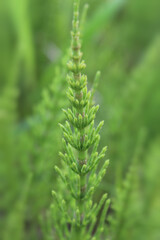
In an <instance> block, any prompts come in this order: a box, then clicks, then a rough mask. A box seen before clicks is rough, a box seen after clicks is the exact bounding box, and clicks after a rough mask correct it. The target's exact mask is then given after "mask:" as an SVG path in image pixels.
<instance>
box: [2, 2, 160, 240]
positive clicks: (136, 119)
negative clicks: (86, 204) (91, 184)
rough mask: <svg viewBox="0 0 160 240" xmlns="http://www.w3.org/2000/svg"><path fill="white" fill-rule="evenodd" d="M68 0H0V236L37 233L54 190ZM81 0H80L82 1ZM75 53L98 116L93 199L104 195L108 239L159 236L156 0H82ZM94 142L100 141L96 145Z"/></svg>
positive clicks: (35, 235) (41, 233)
mask: <svg viewBox="0 0 160 240" xmlns="http://www.w3.org/2000/svg"><path fill="white" fill-rule="evenodd" d="M72 3H73V2H72V0H65V1H64V0H45V1H42V0H32V1H31V0H6V1H1V2H0V52H1V57H0V160H1V164H0V196H1V198H0V218H1V222H0V232H1V236H2V237H3V239H4V240H10V239H12V238H13V236H14V239H15V240H20V239H24V240H25V239H30V240H32V239H45V236H44V231H43V226H42V225H43V224H42V223H41V220H40V219H41V218H43V219H45V218H46V215H47V213H46V212H47V209H48V208H49V205H50V203H51V202H52V197H51V190H52V189H53V188H54V189H57V188H58V187H59V186H58V177H57V175H56V173H55V172H54V165H55V164H57V165H58V164H59V156H58V152H59V150H60V149H61V131H60V129H59V127H58V122H63V119H64V115H63V113H62V111H61V108H65V107H66V106H67V105H68V104H69V103H68V102H67V101H66V97H65V91H66V80H65V76H66V71H67V70H66V62H67V59H68V50H67V49H68V47H69V44H70V29H71V19H72ZM85 3H86V1H85V0H83V1H82V4H81V7H82V8H83V4H85ZM88 3H89V9H88V14H87V19H86V22H85V24H84V25H83V26H82V29H83V52H84V59H85V60H86V64H87V75H88V81H89V83H88V84H89V87H90V86H91V85H92V83H93V79H94V75H95V70H100V71H101V79H100V84H99V86H98V91H97V93H96V96H95V101H96V102H97V103H98V104H100V106H101V107H100V110H99V112H98V114H97V122H99V121H100V120H101V119H104V120H105V126H104V128H103V131H102V133H101V135H102V137H101V142H100V145H101V146H104V145H106V144H107V145H108V149H109V150H108V155H109V158H110V160H111V161H110V167H109V170H108V174H107V175H106V177H105V178H104V179H103V182H102V184H101V185H100V187H99V189H98V191H97V193H96V194H95V196H94V197H95V199H97V200H98V199H100V197H101V196H102V194H103V192H106V191H107V192H108V193H109V197H110V198H111V199H112V204H111V207H110V209H109V216H110V217H109V220H108V221H107V222H106V231H107V232H109V236H111V239H116V240H121V239H123V240H125V239H128V238H129V239H131V240H132V239H133V240H135V239H137V240H143V239H145V240H150V239H152V240H157V239H159V238H160V230H159V229H160V221H159V220H160V216H159V212H160V202H159V197H160V191H159V174H160V165H159V158H160V148H159V146H160V137H159V136H160V135H159V131H160V125H159V123H160V114H159V109H160V92H159V87H160V84H159V75H160V67H159V64H160V32H159V29H160V17H159V12H160V1H158V0H152V1H149V0H147V1H146V0H141V1H139V0H92V1H91V0H88ZM101 146H100V147H101Z"/></svg>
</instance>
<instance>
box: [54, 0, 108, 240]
mask: <svg viewBox="0 0 160 240" xmlns="http://www.w3.org/2000/svg"><path fill="white" fill-rule="evenodd" d="M71 36H72V41H71V59H70V61H69V62H68V64H67V66H68V69H69V74H68V75H67V80H68V85H69V87H68V91H67V97H68V99H69V101H70V105H71V107H70V108H68V110H63V111H64V113H65V116H66V119H67V120H66V122H65V124H64V125H62V124H59V125H60V127H61V128H62V131H63V135H64V138H63V147H64V151H65V153H62V152H60V157H61V158H62V160H63V161H62V162H63V167H62V169H60V168H59V167H57V166H55V170H56V172H57V173H58V174H59V176H60V178H61V180H62V184H61V185H59V193H56V192H55V191H53V192H52V194H53V196H54V198H55V200H56V202H57V206H58V209H57V208H56V206H55V205H54V204H53V205H52V206H51V209H52V211H53V214H52V215H53V219H54V228H55V229H56V230H57V231H56V235H55V232H54V233H53V234H54V237H55V239H69V240H72V239H73V240H78V239H79V240H80V239H81V240H82V239H83V240H90V239H94V240H95V239H100V235H101V233H102V232H103V229H104V222H105V218H106V212H107V210H108V207H109V204H110V200H109V199H108V200H107V194H104V195H103V196H102V198H101V200H100V202H99V203H98V204H97V203H93V200H92V199H93V194H94V192H95V190H96V188H97V187H98V185H99V184H100V182H101V180H102V178H103V176H104V175H105V172H106V169H107V167H108V164H109V160H106V161H105V162H104V164H103V165H102V167H101V169H100V170H99V171H98V168H99V167H98V166H99V162H100V160H101V159H102V158H103V157H104V156H105V152H106V149H107V148H106V147H104V148H103V149H102V150H101V152H100V153H98V152H97V149H98V145H99V141H100V135H99V131H100V129H101V128H102V126H103V123H104V122H103V121H102V122H100V123H99V125H98V126H97V127H95V126H94V125H95V124H94V120H95V115H96V113H97V111H98V108H99V106H98V105H97V106H95V105H93V93H94V89H93V90H91V91H88V90H87V76H86V75H85V74H84V73H83V70H84V69H85V67H86V64H85V62H84V60H82V52H81V41H80V28H79V0H74V13H73V21H72V32H71ZM98 78H99V72H98V73H97V75H96V78H95V79H96V81H95V83H96V82H97V79H98ZM95 85H96V84H95ZM65 186H66V187H65ZM61 194H62V196H61ZM102 209H103V210H102ZM100 212H101V216H100V218H99V217H98V218H97V215H99V213H100ZM57 237H58V238H57Z"/></svg>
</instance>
